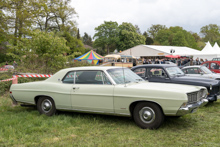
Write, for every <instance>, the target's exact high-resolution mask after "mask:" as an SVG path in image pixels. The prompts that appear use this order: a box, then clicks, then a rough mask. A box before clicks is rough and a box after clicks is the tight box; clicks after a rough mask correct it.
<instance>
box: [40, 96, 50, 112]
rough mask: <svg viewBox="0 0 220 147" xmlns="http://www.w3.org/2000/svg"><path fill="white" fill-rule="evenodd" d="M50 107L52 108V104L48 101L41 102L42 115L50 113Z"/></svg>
mask: <svg viewBox="0 0 220 147" xmlns="http://www.w3.org/2000/svg"><path fill="white" fill-rule="evenodd" d="M52 107H53V104H52V103H51V101H50V100H48V99H45V100H43V102H42V103H41V108H42V110H43V112H44V113H48V112H50V110H51V109H52Z"/></svg>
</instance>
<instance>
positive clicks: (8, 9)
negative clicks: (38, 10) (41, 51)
mask: <svg viewBox="0 0 220 147" xmlns="http://www.w3.org/2000/svg"><path fill="white" fill-rule="evenodd" d="M3 7H4V11H5V13H4V14H5V23H7V27H8V28H9V29H10V30H9V31H11V32H13V33H14V42H13V44H15V45H16V43H17V39H20V38H21V37H22V35H25V34H27V32H28V31H29V29H30V28H31V25H32V13H31V7H30V3H29V1H28V0H7V1H4V2H3Z"/></svg>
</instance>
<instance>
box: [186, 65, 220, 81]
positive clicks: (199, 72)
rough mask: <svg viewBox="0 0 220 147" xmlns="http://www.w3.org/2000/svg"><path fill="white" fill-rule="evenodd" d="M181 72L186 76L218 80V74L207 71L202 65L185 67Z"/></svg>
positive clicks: (219, 77) (219, 78)
mask: <svg viewBox="0 0 220 147" xmlns="http://www.w3.org/2000/svg"><path fill="white" fill-rule="evenodd" d="M182 71H183V72H184V73H185V75H187V76H192V77H202V78H210V79H215V80H220V74H217V73H214V72H212V71H211V70H209V69H208V68H207V67H206V66H202V65H194V66H186V67H183V68H182Z"/></svg>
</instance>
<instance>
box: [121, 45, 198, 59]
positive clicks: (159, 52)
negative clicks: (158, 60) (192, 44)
mask: <svg viewBox="0 0 220 147" xmlns="http://www.w3.org/2000/svg"><path fill="white" fill-rule="evenodd" d="M196 53H200V51H198V50H195V49H192V48H189V47H180V46H161V45H138V46H135V47H132V48H130V49H127V50H124V51H122V52H121V53H119V54H121V55H132V56H135V57H137V58H140V57H147V56H148V57H156V56H166V55H179V56H192V55H194V54H196Z"/></svg>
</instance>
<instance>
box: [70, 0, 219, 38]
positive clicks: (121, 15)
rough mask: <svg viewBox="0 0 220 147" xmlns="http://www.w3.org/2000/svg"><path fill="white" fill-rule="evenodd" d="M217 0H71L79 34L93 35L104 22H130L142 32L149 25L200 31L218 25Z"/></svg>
mask: <svg viewBox="0 0 220 147" xmlns="http://www.w3.org/2000/svg"><path fill="white" fill-rule="evenodd" d="M219 5H220V1H218V0H111V1H105V0H92V1H91V0H72V7H74V8H75V10H76V12H77V13H78V15H79V18H78V19H77V20H76V21H77V23H78V27H79V29H80V34H81V35H83V34H84V32H87V33H88V34H89V35H91V36H93V35H94V33H95V31H94V29H95V27H97V26H99V25H100V24H102V23H103V22H104V21H116V22H118V23H119V24H121V23H122V22H131V23H132V24H133V25H138V26H139V27H140V29H141V31H142V33H143V32H144V31H147V29H148V28H149V27H150V26H151V25H152V24H161V25H166V26H167V27H170V26H181V27H183V29H186V30H187V31H193V32H197V33H199V31H200V28H201V27H203V26H205V25H208V24H218V25H219V24H220V19H219V18H220V9H219Z"/></svg>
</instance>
